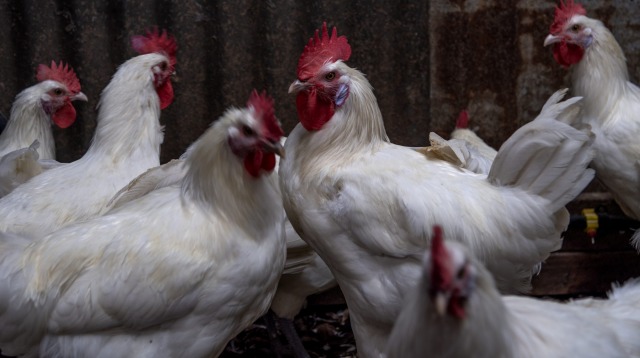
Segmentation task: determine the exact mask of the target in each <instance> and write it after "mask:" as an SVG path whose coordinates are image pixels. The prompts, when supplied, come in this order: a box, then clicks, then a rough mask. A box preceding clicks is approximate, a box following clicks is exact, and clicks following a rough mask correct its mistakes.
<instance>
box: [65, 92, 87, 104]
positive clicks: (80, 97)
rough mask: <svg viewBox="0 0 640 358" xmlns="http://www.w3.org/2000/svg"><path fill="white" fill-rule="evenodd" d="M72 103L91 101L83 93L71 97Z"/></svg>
mask: <svg viewBox="0 0 640 358" xmlns="http://www.w3.org/2000/svg"><path fill="white" fill-rule="evenodd" d="M69 98H70V99H71V100H72V101H84V102H87V101H89V99H88V98H87V96H86V95H85V94H84V93H82V92H78V93H76V94H74V95H73V96H70V97H69Z"/></svg>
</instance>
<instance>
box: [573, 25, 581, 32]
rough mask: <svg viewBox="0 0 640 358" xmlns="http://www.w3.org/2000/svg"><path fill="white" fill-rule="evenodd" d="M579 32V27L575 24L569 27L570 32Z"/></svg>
mask: <svg viewBox="0 0 640 358" xmlns="http://www.w3.org/2000/svg"><path fill="white" fill-rule="evenodd" d="M579 30H580V25H578V24H575V25H573V26H571V31H573V32H578V31H579Z"/></svg>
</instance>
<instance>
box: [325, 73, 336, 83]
mask: <svg viewBox="0 0 640 358" xmlns="http://www.w3.org/2000/svg"><path fill="white" fill-rule="evenodd" d="M334 78H336V73H335V72H329V73H327V74H326V75H324V79H325V80H327V81H331V80H333V79H334Z"/></svg>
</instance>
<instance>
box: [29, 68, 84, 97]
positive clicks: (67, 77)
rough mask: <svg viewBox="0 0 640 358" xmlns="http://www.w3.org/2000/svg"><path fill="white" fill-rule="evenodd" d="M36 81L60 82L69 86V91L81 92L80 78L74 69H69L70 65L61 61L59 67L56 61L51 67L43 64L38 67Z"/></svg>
mask: <svg viewBox="0 0 640 358" xmlns="http://www.w3.org/2000/svg"><path fill="white" fill-rule="evenodd" d="M36 79H37V80H38V81H39V82H42V81H46V80H52V81H58V82H60V83H62V84H63V85H65V86H67V89H68V90H69V91H71V92H73V93H78V92H80V81H79V80H78V76H76V73H75V72H73V68H71V67H69V65H68V64H65V63H64V62H62V61H60V64H59V65H56V63H55V61H51V67H47V65H43V64H40V65H38V70H37V72H36Z"/></svg>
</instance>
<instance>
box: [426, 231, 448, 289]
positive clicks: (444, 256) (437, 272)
mask: <svg viewBox="0 0 640 358" xmlns="http://www.w3.org/2000/svg"><path fill="white" fill-rule="evenodd" d="M449 261H450V258H449V252H448V251H447V248H446V247H445V246H444V239H443V238H442V228H441V227H440V226H438V225H435V226H434V227H433V237H432V238H431V289H432V290H434V291H435V290H442V289H443V288H444V287H447V286H448V285H449V283H450V281H451V273H450V272H449V267H450V262H449Z"/></svg>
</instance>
